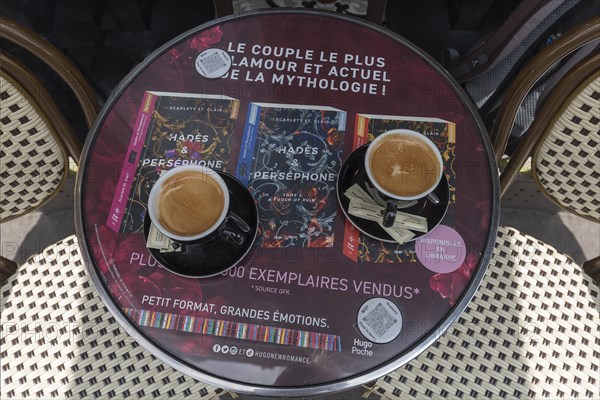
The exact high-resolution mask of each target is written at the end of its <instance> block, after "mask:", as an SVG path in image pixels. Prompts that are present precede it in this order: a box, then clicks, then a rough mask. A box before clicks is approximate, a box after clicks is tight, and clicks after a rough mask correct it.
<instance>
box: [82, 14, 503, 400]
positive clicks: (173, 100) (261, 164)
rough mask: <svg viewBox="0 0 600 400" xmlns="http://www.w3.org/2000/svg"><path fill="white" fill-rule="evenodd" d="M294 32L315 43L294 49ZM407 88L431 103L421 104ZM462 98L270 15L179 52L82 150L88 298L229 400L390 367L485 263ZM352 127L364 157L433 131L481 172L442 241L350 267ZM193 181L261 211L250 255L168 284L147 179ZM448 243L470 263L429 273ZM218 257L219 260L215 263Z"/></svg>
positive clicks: (315, 388) (367, 35)
mask: <svg viewBox="0 0 600 400" xmlns="http://www.w3.org/2000/svg"><path fill="white" fill-rule="evenodd" d="M299 11H301V10H299ZM306 31H311V32H317V31H318V32H319V35H309V36H310V38H308V37H307V36H306V35H301V34H299V33H298V32H306ZM208 49H213V50H212V53H213V54H216V53H218V52H215V50H219V51H220V52H221V51H222V52H225V53H227V54H228V55H229V56H230V57H231V62H232V63H231V68H230V70H229V72H228V73H227V74H226V75H222V76H220V77H207V76H203V75H202V74H200V73H199V72H198V71H197V68H196V62H197V59H198V56H199V55H201V54H205V56H206V54H209V55H210V54H211V52H210V51H209V52H206V50H208ZM205 52H206V53H205ZM203 60H204V58H203ZM211 60H213V61H215V62H216V58H211ZM283 64H285V67H283V66H282V65H283ZM220 65H222V64H221V63H215V64H212V65H211V68H217V67H219V66H220ZM277 65H279V66H280V67H281V68H285V70H281V69H278V68H277ZM316 65H322V66H321V67H320V68H317V67H316ZM292 66H294V67H295V71H293V70H292V69H293V68H292ZM311 66H312V67H311ZM352 71H356V74H355V75H349V74H352ZM281 76H285V77H286V78H285V79H284V80H283V81H282V80H281ZM384 79H385V80H384ZM344 85H346V86H344ZM414 87H417V88H423V90H424V93H425V94H426V95H425V96H420V95H418V96H417V95H414V94H413V91H412V88H414ZM370 88H373V90H371V89H370ZM462 96H463V94H462V92H461V91H460V88H459V87H457V86H456V85H455V83H454V81H452V80H451V79H449V78H448V77H447V76H446V75H445V71H444V70H443V69H441V67H439V66H437V65H436V64H435V63H434V62H433V61H431V59H430V58H427V56H425V55H423V54H422V53H421V52H419V51H418V49H416V48H414V46H412V45H411V44H410V43H407V42H405V41H404V40H403V39H402V38H399V37H397V36H395V35H393V34H392V33H390V32H389V31H385V30H383V29H382V28H378V27H376V26H374V25H372V24H365V23H363V22H362V21H360V20H358V19H355V18H348V17H345V16H343V15H338V14H334V13H331V14H321V13H318V12H316V13H313V12H311V13H305V12H296V11H291V10H287V11H286V10H282V9H280V10H274V11H273V13H262V12H261V13H249V14H244V15H236V16H235V17H232V18H225V19H218V20H213V21H211V22H210V23H208V24H206V25H203V26H200V27H198V28H197V29H195V30H192V31H189V32H187V33H185V34H183V35H182V36H180V37H178V38H176V39H174V40H173V41H171V42H169V43H168V44H166V45H165V46H163V47H162V48H161V49H159V50H157V51H156V52H155V53H153V54H152V55H151V56H149V58H148V59H147V60H146V61H144V62H143V63H142V64H140V65H139V66H138V67H136V69H135V70H134V71H132V73H131V74H130V75H129V76H127V77H126V78H125V79H124V80H123V82H122V83H121V84H120V85H119V86H118V87H117V89H116V90H115V92H114V95H113V96H111V98H110V99H108V100H107V102H106V105H105V108H104V109H103V111H102V112H101V114H100V115H99V117H98V122H97V124H96V125H95V126H94V128H93V129H92V131H91V132H90V134H89V140H88V142H87V144H86V148H85V151H84V154H83V157H82V160H81V165H80V170H79V172H80V174H81V175H80V176H81V179H78V184H77V185H78V191H77V193H76V194H77V196H78V197H77V200H76V204H77V205H78V207H76V221H77V229H78V237H79V244H80V246H81V248H82V251H83V252H84V253H85V255H86V257H85V259H86V261H88V260H89V265H88V271H89V273H90V276H91V278H92V280H93V283H94V285H95V286H96V288H97V290H98V293H99V294H100V296H101V297H102V299H103V301H104V303H105V304H106V306H107V308H108V309H109V311H110V312H111V313H112V314H113V316H114V318H115V320H117V321H118V322H119V323H120V324H122V325H123V326H124V327H126V328H127V332H128V333H129V334H131V335H132V336H134V338H135V340H136V341H137V342H138V343H139V344H140V345H141V346H143V348H144V349H146V350H148V351H149V352H150V353H151V354H152V355H153V356H155V357H156V358H157V359H158V360H159V361H161V362H164V363H165V365H169V366H171V367H173V368H175V369H176V370H178V371H180V372H181V373H183V374H186V375H188V376H190V377H192V378H194V379H197V380H199V381H202V382H206V383H208V384H211V385H213V386H215V387H220V388H224V389H226V390H231V391H233V392H239V393H249V394H259V395H264V396H272V397H282V396H292V397H295V396H314V395H319V394H325V393H332V392H335V391H339V390H344V389H347V388H349V387H350V386H357V385H361V384H365V383H368V382H371V381H373V380H374V379H376V378H378V377H379V376H381V375H383V374H384V373H387V372H389V371H391V369H392V368H394V369H395V368H397V367H400V366H401V365H403V364H405V363H406V362H407V361H409V360H410V359H411V358H413V357H415V356H416V354H418V352H420V351H421V350H423V349H424V348H426V347H427V346H430V345H431V344H433V343H434V342H435V340H437V339H438V338H439V335H440V334H441V333H443V332H444V331H445V329H446V328H447V326H449V324H450V323H451V322H452V321H454V320H455V319H456V318H457V316H458V314H459V313H460V312H461V311H463V310H464V307H466V305H467V303H468V299H467V297H469V296H471V295H472V294H473V293H474V291H475V288H476V285H477V284H478V283H479V280H480V278H481V276H482V274H481V273H480V272H481V270H483V269H484V268H480V267H481V265H483V264H485V263H487V260H488V259H489V255H490V254H491V245H490V243H491V244H492V245H493V239H490V237H491V235H492V233H490V225H491V224H496V223H497V221H496V220H495V219H494V215H491V214H490V212H491V211H490V210H492V209H493V206H494V204H496V203H497V202H496V203H493V202H492V200H494V201H496V199H495V198H494V199H492V195H495V194H496V191H497V189H496V188H495V187H492V185H491V184H490V182H491V183H494V181H491V180H490V179H488V178H494V176H493V175H491V174H490V171H495V166H494V165H492V164H493V162H490V160H493V159H492V158H491V157H490V154H491V153H490V151H489V144H488V143H486V142H485V141H486V140H487V136H485V135H484V133H485V132H484V131H485V130H484V128H482V126H483V125H481V124H480V123H479V121H478V119H477V114H476V113H475V111H474V110H472V109H471V108H470V103H469V102H468V100H465V99H466V97H465V98H463V97H462ZM357 116H358V117H360V118H362V120H363V128H364V131H363V136H362V137H361V138H360V140H364V143H366V141H367V140H368V139H369V138H370V136H371V135H372V134H377V133H376V132H380V131H381V132H383V131H387V130H391V129H396V128H405V129H411V130H415V131H419V132H421V133H423V132H424V131H422V129H426V128H427V129H429V128H431V127H434V128H436V129H437V128H440V127H442V124H443V127H444V128H448V129H447V131H444V130H441V131H440V133H438V132H436V133H435V134H433V135H432V136H430V138H431V139H432V140H433V141H434V142H436V143H438V145H439V147H438V148H440V149H441V150H440V154H442V155H443V156H444V155H447V156H448V157H449V158H448V160H446V159H444V166H445V167H448V166H449V165H453V164H454V163H456V162H459V163H460V164H462V165H460V164H459V165H457V166H456V167H457V171H459V172H460V171H461V169H460V168H459V167H461V166H463V165H465V164H468V165H471V164H476V165H479V166H481V168H479V169H477V170H476V171H475V172H477V173H478V175H476V176H475V177H474V179H473V180H469V179H464V178H462V177H461V175H460V174H457V176H456V179H455V181H454V182H455V185H456V188H455V190H453V191H450V193H451V194H452V195H454V198H453V202H452V203H450V206H449V207H448V213H447V214H445V216H444V217H443V221H442V222H441V223H440V225H438V226H442V225H444V226H445V227H447V228H448V229H451V231H449V230H448V229H446V230H442V231H439V232H438V231H435V232H434V231H429V232H428V233H424V234H423V236H422V237H421V239H423V240H421V241H420V242H419V243H417V239H418V238H416V239H415V240H413V241H411V242H407V243H405V244H404V245H397V246H394V244H393V243H384V245H385V246H383V247H381V248H380V247H376V246H375V245H379V243H373V246H371V244H372V243H371V242H367V240H366V239H364V238H361V237H360V236H357V239H359V240H360V241H361V242H360V243H361V244H363V245H364V244H366V245H368V246H369V247H368V252H367V253H364V254H367V255H369V257H358V258H357V260H355V259H352V258H350V257H348V256H347V255H346V254H345V253H344V249H345V248H346V242H345V237H344V235H345V234H346V233H347V229H346V228H347V227H346V216H345V215H344V212H345V209H344V208H343V207H341V206H340V204H339V202H338V198H339V195H340V194H341V192H342V191H341V190H340V191H338V190H339V189H338V188H339V186H338V182H340V179H338V178H339V176H340V175H339V171H340V170H341V169H342V168H344V167H345V165H347V164H346V162H345V161H346V160H347V159H348V158H349V155H350V154H351V152H352V150H353V149H354V148H356V147H358V146H359V138H358V137H357ZM385 116H389V117H387V119H386V118H380V117H385ZM399 116H406V117H399ZM423 116H430V117H437V118H435V119H436V120H437V119H439V120H441V122H440V121H424V119H425V118H422V117H423ZM400 119H406V120H408V121H400ZM431 119H432V120H433V119H434V118H431ZM409 121H419V122H418V123H417V122H413V125H412V127H411V126H407V125H410V122H409ZM402 124H404V125H402ZM399 125H400V126H399ZM371 126H372V127H373V128H372V127H371ZM440 129H441V128H440ZM432 132H434V131H432ZM451 132H454V133H455V134H456V133H459V134H460V138H458V139H457V140H458V143H460V146H450V144H449V140H448V138H446V136H444V135H447V134H448V135H449V134H451ZM436 135H439V137H438V136H436ZM205 136H206V137H205ZM438 139H439V140H438ZM455 139H456V137H455ZM355 142H356V143H355ZM446 146H447V147H446ZM478 149H479V150H478ZM190 150H192V151H190ZM446 150H448V152H447V153H445V152H446ZM455 154H456V156H455V159H454V158H453V157H454V155H455ZM450 160H454V161H450ZM190 163H198V164H201V165H207V166H209V167H211V168H214V169H215V170H218V171H220V172H221V171H223V172H227V173H230V174H232V179H233V178H234V177H235V178H237V180H239V181H240V187H241V188H242V189H244V191H245V190H246V189H245V188H247V189H248V196H247V201H246V202H245V204H246V205H251V206H254V204H256V206H257V207H256V209H257V210H258V213H257V214H256V215H257V217H256V219H255V220H254V221H255V222H256V225H253V226H258V233H257V236H256V241H255V242H253V245H252V246H251V248H250V250H249V251H248V253H247V254H246V255H245V256H244V258H243V259H240V260H239V262H237V263H236V265H234V266H233V267H232V268H230V269H228V270H227V271H225V273H220V274H216V275H214V276H210V277H203V278H190V277H188V276H182V275H178V274H176V273H173V272H172V271H171V270H169V269H167V268H165V267H164V265H163V264H161V262H160V260H159V259H157V257H156V256H155V255H153V254H152V253H151V252H150V251H149V250H148V248H147V242H146V241H145V240H144V239H145V238H144V232H143V231H142V230H141V228H142V227H143V224H142V222H143V220H142V219H141V216H142V215H143V214H142V213H143V212H145V211H146V201H147V200H146V196H147V195H146V193H147V192H149V189H150V188H151V186H152V184H153V182H154V180H155V179H156V177H158V176H159V174H160V173H161V172H163V171H167V170H169V169H170V168H173V167H174V166H175V165H183V164H190ZM488 164H489V165H488ZM488 167H489V168H488ZM99 168H101V170H102V172H104V173H103V174H102V175H101V176H98V174H96V173H95V172H97V171H98V170H99ZM78 178H79V177H78ZM446 178H447V179H448V182H453V180H452V179H454V178H453V177H452V176H449V177H448V176H447V175H446ZM461 178H462V179H461ZM237 180H236V182H237ZM451 185H452V183H451ZM445 187H446V188H447V187H448V186H445ZM486 188H487V189H489V190H486ZM448 192H449V191H448V190H446V192H445V193H448ZM253 203H254V204H253ZM253 209H254V208H253ZM113 217H115V218H114V219H113ZM436 218H437V217H436ZM429 221H430V220H429V219H428V223H429ZM432 226H433V225H432ZM453 233H456V234H458V235H460V238H462V239H461V240H462V241H460V240H457V239H455V238H454V236H456V235H452V234H453ZM372 242H376V241H375V240H373V241H372ZM450 242H451V244H452V245H450V244H446V243H450ZM454 243H458V244H460V245H461V246H460V249H468V253H467V254H466V258H465V259H464V262H462V264H461V265H460V266H458V268H456V269H451V268H445V267H444V268H438V266H441V264H442V263H439V262H437V260H438V258H439V257H438V256H440V257H441V256H444V257H445V256H454V255H455V253H456V252H457V251H458V250H457V249H459V246H456V245H454ZM417 245H419V246H421V248H422V249H423V251H422V253H423V254H424V255H425V258H423V259H424V260H425V261H428V260H429V261H431V265H429V266H428V265H427V263H426V262H423V261H422V259H421V258H419V254H418V251H417V250H416V247H415V246H417ZM386 246H390V247H386ZM359 249H360V248H359ZM439 249H441V250H439ZM405 250H406V253H405V252H404V251H405ZM229 251H230V250H228V249H225V248H223V247H220V248H218V249H217V251H216V252H215V254H211V258H214V259H215V260H220V259H223V258H224V257H223V254H226V253H227V252H229ZM359 256H360V254H359ZM435 257H438V258H435ZM457 259H458V258H457ZM460 260H462V258H460ZM444 261H447V260H446V259H445V258H444ZM456 264H458V262H456ZM444 265H445V263H444ZM452 267H453V268H454V267H455V266H452ZM160 390H161V395H164V393H165V392H162V390H163V389H162V388H161V389H160ZM341 397H343V395H341Z"/></svg>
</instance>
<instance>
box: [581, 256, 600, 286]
mask: <svg viewBox="0 0 600 400" xmlns="http://www.w3.org/2000/svg"><path fill="white" fill-rule="evenodd" d="M583 270H584V271H585V272H586V273H587V274H588V275H589V276H591V277H592V279H593V280H594V282H596V283H597V284H598V285H600V256H598V257H596V258H592V259H591V260H589V261H586V262H584V263H583Z"/></svg>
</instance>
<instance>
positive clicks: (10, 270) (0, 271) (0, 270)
mask: <svg viewBox="0 0 600 400" xmlns="http://www.w3.org/2000/svg"><path fill="white" fill-rule="evenodd" d="M16 270H17V263H16V262H14V261H10V260H9V259H7V258H4V257H2V256H0V285H3V284H4V282H6V280H7V279H8V278H9V277H10V276H11V275H12V274H14V273H15V271H16Z"/></svg>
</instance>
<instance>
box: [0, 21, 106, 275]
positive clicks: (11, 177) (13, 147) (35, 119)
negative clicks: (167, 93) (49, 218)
mask: <svg viewBox="0 0 600 400" xmlns="http://www.w3.org/2000/svg"><path fill="white" fill-rule="evenodd" d="M0 38H2V39H6V40H8V41H10V42H12V43H14V44H16V45H18V46H21V47H23V48H25V49H26V50H28V51H30V52H31V53H33V54H34V55H36V56H38V57H39V58H40V59H42V60H43V61H44V62H46V63H47V64H48V66H49V67H51V68H52V69H53V70H54V71H55V72H57V74H58V75H59V76H60V77H61V78H63V80H64V81H65V82H66V83H67V84H68V85H70V87H71V88H72V89H73V91H74V93H75V95H76V96H77V98H78V99H79V101H80V103H81V107H82V110H83V112H84V114H85V116H86V120H87V122H88V124H91V123H92V122H93V120H94V118H95V115H96V113H97V111H98V109H99V105H98V102H97V101H96V98H95V96H94V95H93V91H92V90H91V88H90V87H89V84H87V82H86V80H85V78H84V77H83V75H81V73H80V72H79V71H78V70H77V68H76V67H75V66H74V65H73V64H72V63H71V62H70V61H69V60H68V59H67V58H66V57H65V56H64V55H62V54H61V53H60V51H58V49H56V48H55V47H54V46H52V45H50V44H49V43H48V42H46V41H45V40H44V39H43V38H41V37H40V36H39V35H37V34H36V33H34V32H32V31H30V30H29V29H27V28H25V27H22V26H20V25H19V24H17V23H16V22H14V21H11V20H9V19H7V18H5V17H0ZM0 57H1V59H0V85H1V88H0V96H1V103H0V108H1V110H0V114H1V116H0V155H1V158H2V169H1V171H0V223H1V222H5V221H8V220H10V219H13V218H17V217H19V216H21V215H23V214H26V213H28V212H30V211H33V210H35V209H37V208H38V207H40V206H42V205H43V204H45V203H46V202H48V201H49V200H51V199H52V197H53V196H54V195H56V194H57V193H58V192H59V191H60V189H61V188H62V186H63V184H64V183H65V180H66V178H67V173H68V171H69V156H70V157H71V158H72V159H73V160H74V161H75V162H77V161H78V160H79V156H80V154H81V147H82V145H81V143H80V141H79V140H78V139H77V136H76V135H75V134H74V133H73V132H72V129H71V126H70V124H69V123H68V122H67V120H66V119H65V118H64V116H63V115H62V113H61V111H60V110H59V108H58V106H57V105H56V103H55V102H54V101H53V99H52V97H51V96H50V95H49V94H48V93H47V92H46V91H45V90H44V85H43V84H42V83H41V82H40V81H39V80H38V79H37V77H36V74H34V73H33V72H31V71H30V70H29V69H28V68H27V67H25V66H24V65H23V64H22V63H21V62H19V61H18V60H16V59H15V58H14V57H12V56H10V55H9V54H8V53H6V52H2V53H0ZM2 240H3V241H7V240H8V239H7V238H5V237H4V238H2ZM16 267H17V265H16V263H14V262H12V261H9V260H7V259H6V258H3V257H0V283H1V282H4V280H5V279H6V278H7V277H8V276H9V275H10V274H12V273H13V272H14V270H15V269H16Z"/></svg>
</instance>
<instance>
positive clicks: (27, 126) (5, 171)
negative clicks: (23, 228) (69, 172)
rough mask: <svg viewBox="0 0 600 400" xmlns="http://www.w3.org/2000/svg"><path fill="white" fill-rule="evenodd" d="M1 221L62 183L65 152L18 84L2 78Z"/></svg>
mask: <svg viewBox="0 0 600 400" xmlns="http://www.w3.org/2000/svg"><path fill="white" fill-rule="evenodd" d="M0 133H1V136H0V143H1V146H0V159H2V166H1V169H0V221H1V220H3V219H6V218H8V217H14V216H17V215H21V214H24V213H26V212H27V211H29V210H30V209H32V208H34V207H36V206H38V205H39V204H40V203H42V202H43V201H44V200H45V199H46V198H48V197H49V196H50V195H52V193H54V192H55V191H56V190H57V188H58V186H59V184H60V183H61V180H62V177H63V174H64V171H65V161H64V160H65V158H64V157H65V156H64V155H63V153H62V151H61V148H60V146H59V145H58V143H57V142H56V140H55V139H54V137H53V136H52V134H51V133H50V131H49V127H48V126H47V125H46V124H45V122H44V121H43V120H42V118H41V117H40V116H39V115H38V114H37V113H36V111H35V109H34V108H33V107H32V105H31V104H30V103H29V102H28V101H27V99H26V98H25V97H23V95H22V94H21V93H20V92H19V90H17V88H16V87H15V86H13V84H12V83H11V82H9V81H7V80H6V79H4V78H3V77H1V78H0Z"/></svg>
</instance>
